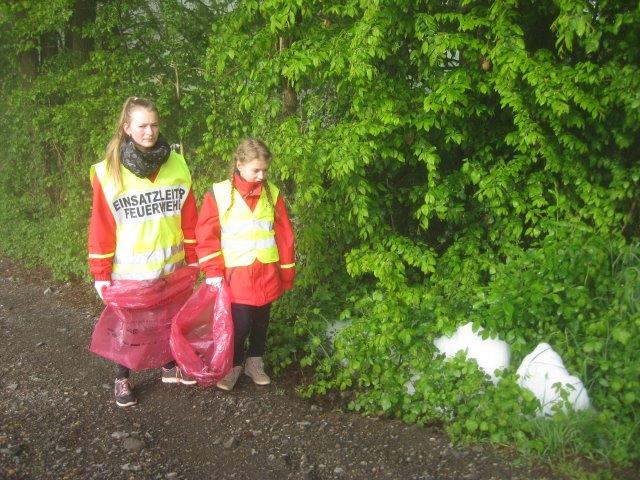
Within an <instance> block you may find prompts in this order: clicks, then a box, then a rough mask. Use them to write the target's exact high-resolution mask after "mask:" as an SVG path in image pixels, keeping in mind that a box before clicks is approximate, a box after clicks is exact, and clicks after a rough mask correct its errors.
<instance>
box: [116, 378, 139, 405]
mask: <svg viewBox="0 0 640 480" xmlns="http://www.w3.org/2000/svg"><path fill="white" fill-rule="evenodd" d="M113 392H114V394H115V396H116V405H118V406H119V407H130V406H131V405H135V404H136V403H138V400H137V399H136V397H135V395H134V394H133V391H132V390H131V385H130V383H129V379H128V378H116V382H115V387H114V389H113Z"/></svg>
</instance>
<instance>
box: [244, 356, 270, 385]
mask: <svg viewBox="0 0 640 480" xmlns="http://www.w3.org/2000/svg"><path fill="white" fill-rule="evenodd" d="M244 373H245V375H247V376H248V377H251V380H253V383H255V384H256V385H269V384H270V383H271V379H270V378H269V375H267V374H266V373H264V363H263V362H262V357H249V358H247V361H246V362H245V364H244Z"/></svg>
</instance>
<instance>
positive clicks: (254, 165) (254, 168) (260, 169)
mask: <svg viewBox="0 0 640 480" xmlns="http://www.w3.org/2000/svg"><path fill="white" fill-rule="evenodd" d="M236 168H237V169H238V171H239V172H240V176H241V177H242V178H243V179H244V180H246V181H247V182H262V181H263V180H264V179H265V178H266V177H267V170H268V169H269V164H268V163H267V162H265V161H264V160H261V159H256V160H251V161H250V162H245V163H240V162H236Z"/></svg>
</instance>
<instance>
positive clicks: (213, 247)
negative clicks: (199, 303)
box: [196, 192, 224, 278]
mask: <svg viewBox="0 0 640 480" xmlns="http://www.w3.org/2000/svg"><path fill="white" fill-rule="evenodd" d="M196 253H197V254H198V262H199V263H200V268H201V269H202V271H204V273H205V275H206V276H207V277H209V278H210V277H222V276H224V257H223V256H222V247H221V245H220V219H219V216H218V205H217V204H216V200H215V198H214V197H213V195H212V194H211V192H207V194H206V195H205V196H204V200H203V201H202V206H201V207H200V214H199V215H198V223H197V225H196Z"/></svg>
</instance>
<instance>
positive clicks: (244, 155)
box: [225, 138, 276, 215]
mask: <svg viewBox="0 0 640 480" xmlns="http://www.w3.org/2000/svg"><path fill="white" fill-rule="evenodd" d="M272 159H273V156H272V155H271V152H270V151H269V148H268V147H267V146H266V145H265V143H264V142H263V141H262V140H259V139H257V138H245V139H244V140H242V142H240V144H239V145H238V147H237V148H236V151H235V153H234V154H233V159H232V161H231V164H230V166H229V180H230V181H231V203H230V204H229V208H227V211H226V212H225V214H226V213H227V212H229V210H230V209H231V207H232V206H233V199H234V195H233V191H234V190H235V187H236V185H235V173H236V171H237V169H236V165H237V164H238V163H240V164H241V165H244V164H245V163H249V162H252V161H254V160H262V161H264V162H266V164H267V165H270V164H271V160H272ZM262 186H263V188H264V192H265V194H266V197H267V202H268V203H269V205H270V206H271V208H272V209H273V213H274V215H275V211H276V209H275V206H274V204H273V198H272V197H271V189H270V188H269V182H268V181H267V179H266V178H265V179H264V180H263V181H262Z"/></svg>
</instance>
